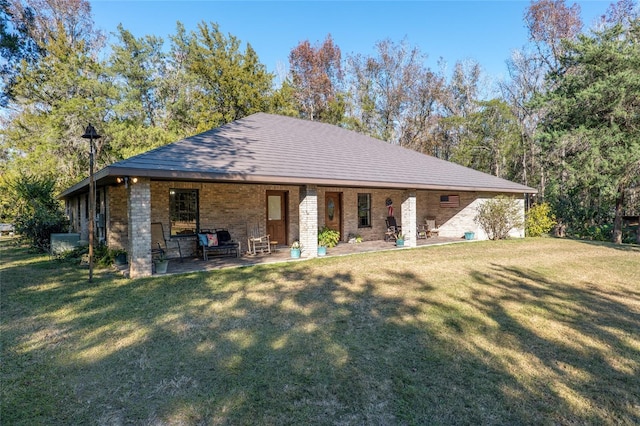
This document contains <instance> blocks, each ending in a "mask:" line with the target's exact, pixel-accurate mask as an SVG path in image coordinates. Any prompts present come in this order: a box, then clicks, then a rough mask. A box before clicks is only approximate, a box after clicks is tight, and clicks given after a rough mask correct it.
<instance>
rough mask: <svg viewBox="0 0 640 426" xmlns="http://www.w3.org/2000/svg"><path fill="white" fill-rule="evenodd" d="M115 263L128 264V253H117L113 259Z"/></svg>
mask: <svg viewBox="0 0 640 426" xmlns="http://www.w3.org/2000/svg"><path fill="white" fill-rule="evenodd" d="M113 263H115V264H116V265H117V266H124V265H126V264H127V254H126V253H120V254H119V255H117V256H116V257H115V258H114V259H113Z"/></svg>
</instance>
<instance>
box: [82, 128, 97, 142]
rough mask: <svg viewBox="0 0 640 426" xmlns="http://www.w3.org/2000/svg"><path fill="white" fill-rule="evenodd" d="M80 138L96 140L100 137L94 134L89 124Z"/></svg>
mask: <svg viewBox="0 0 640 426" xmlns="http://www.w3.org/2000/svg"><path fill="white" fill-rule="evenodd" d="M82 137H83V138H85V139H98V138H100V137H101V136H100V135H99V134H98V132H96V129H95V127H93V126H92V125H91V124H89V125H88V126H87V128H86V129H85V130H84V135H82Z"/></svg>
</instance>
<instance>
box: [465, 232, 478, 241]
mask: <svg viewBox="0 0 640 426" xmlns="http://www.w3.org/2000/svg"><path fill="white" fill-rule="evenodd" d="M475 236H476V234H475V232H465V233H464V239H465V240H473V239H474V238H475Z"/></svg>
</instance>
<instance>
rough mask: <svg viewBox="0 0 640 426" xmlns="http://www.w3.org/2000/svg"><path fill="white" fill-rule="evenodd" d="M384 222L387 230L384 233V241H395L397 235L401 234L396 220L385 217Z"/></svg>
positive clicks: (391, 217)
mask: <svg viewBox="0 0 640 426" xmlns="http://www.w3.org/2000/svg"><path fill="white" fill-rule="evenodd" d="M385 222H386V224H387V230H386V231H385V233H384V240H385V241H395V240H396V239H397V238H398V234H400V233H401V232H402V227H400V226H398V223H397V222H396V218H395V217H393V216H387V219H386V220H385Z"/></svg>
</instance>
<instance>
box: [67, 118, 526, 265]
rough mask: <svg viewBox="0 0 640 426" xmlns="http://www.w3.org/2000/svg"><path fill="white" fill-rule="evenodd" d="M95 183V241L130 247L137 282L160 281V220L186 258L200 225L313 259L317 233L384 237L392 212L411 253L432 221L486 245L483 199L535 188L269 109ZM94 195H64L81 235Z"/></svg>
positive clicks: (108, 171) (108, 172)
mask: <svg viewBox="0 0 640 426" xmlns="http://www.w3.org/2000/svg"><path fill="white" fill-rule="evenodd" d="M95 181H96V213H97V216H96V218H97V220H96V235H97V238H98V239H99V240H102V241H105V242H106V243H107V244H108V245H109V247H111V248H124V249H126V250H127V251H128V253H129V259H130V274H131V277H140V276H148V275H151V273H152V258H151V235H150V228H151V224H152V223H162V225H163V229H164V233H165V237H166V239H167V240H169V241H176V242H180V243H181V244H180V247H181V250H182V254H183V255H189V254H195V251H196V250H197V247H196V242H195V240H196V236H195V233H196V232H197V230H199V229H210V228H226V229H228V230H229V231H230V233H231V235H232V236H233V237H234V239H236V240H237V241H241V242H242V241H246V238H247V233H248V229H249V227H255V226H258V227H260V228H261V229H263V230H264V231H265V233H269V234H270V235H271V238H272V239H273V240H277V241H278V242H279V243H280V244H287V245H288V244H290V243H292V242H293V241H294V240H299V241H300V242H301V243H302V245H303V246H304V247H305V248H306V249H305V251H304V255H306V256H315V254H316V247H317V232H318V228H319V227H322V226H325V225H327V226H329V227H331V228H333V229H336V230H339V231H340V233H341V236H342V240H343V241H346V239H347V238H348V235H349V234H353V235H360V236H362V238H363V239H364V240H379V239H383V238H384V234H385V230H386V223H385V219H386V217H387V216H388V215H389V213H390V211H391V210H393V215H394V216H395V217H396V218H397V221H398V223H399V224H400V225H402V227H403V232H404V233H405V234H406V235H408V239H407V241H406V242H405V245H409V246H415V245H416V238H414V237H412V236H415V235H416V230H417V227H418V226H419V225H420V224H422V223H424V220H425V218H426V217H432V218H435V219H436V223H437V225H438V227H439V230H440V235H441V236H446V237H461V236H462V235H463V234H464V232H465V231H474V232H475V233H476V236H477V237H478V238H480V239H482V238H486V235H485V234H484V233H483V232H482V230H480V229H478V227H477V225H476V224H475V222H474V221H473V218H474V216H475V213H476V207H477V206H478V205H479V203H482V202H484V201H485V200H487V199H490V198H492V197H494V196H496V195H497V194H506V195H510V196H514V197H515V198H516V199H517V202H519V203H520V205H521V206H522V210H523V214H524V198H525V196H526V194H531V193H535V192H536V190H535V189H533V188H529V187H526V186H523V185H520V184H517V183H514V182H510V181H507V180H504V179H500V178H497V177H495V176H491V175H488V174H485V173H481V172H478V171H475V170H472V169H469V168H466V167H463V166H460V165H457V164H453V163H450V162H447V161H444V160H440V159H437V158H434V157H430V156H427V155H423V154H420V153H417V152H415V151H411V150H408V149H405V148H402V147H399V146H395V145H392V144H389V143H387V142H383V141H380V140H377V139H374V138H370V137H368V136H364V135H361V134H358V133H356V132H352V131H349V130H345V129H342V128H340V127H337V126H333V125H329V124H324V123H318V122H312V121H307V120H301V119H297V118H291V117H284V116H278V115H271V114H265V113H258V114H254V115H251V116H248V117H245V118H243V119H240V120H237V121H234V122H232V123H228V124H226V125H223V126H221V127H219V128H216V129H212V130H209V131H207V132H204V133H201V134H198V135H195V136H191V137H188V138H185V139H183V140H181V141H178V142H175V143H173V144H169V145H166V146H163V147H160V148H157V149H154V150H151V151H148V152H145V153H143V154H140V155H137V156H134V157H131V158H128V159H126V160H123V161H119V162H117V163H114V164H112V165H110V166H107V167H105V168H104V169H102V170H100V171H98V172H97V173H96V174H95ZM88 187H89V180H88V179H85V180H84V181H82V182H80V183H78V184H76V185H74V186H73V187H71V188H69V189H67V190H66V191H64V192H63V193H62V194H61V198H62V199H63V200H65V202H66V211H67V214H68V216H69V219H70V221H71V224H72V229H73V231H74V232H80V233H81V235H82V237H83V238H86V237H87V235H88V225H87V223H88V211H89V207H88V204H89V203H88ZM389 204H391V206H390V205H389ZM523 235H524V231H523V230H516V231H514V232H513V236H523ZM131 237H133V238H131ZM171 247H173V245H170V247H169V249H171ZM190 252H191V253H190ZM169 256H177V252H170V253H169Z"/></svg>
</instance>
